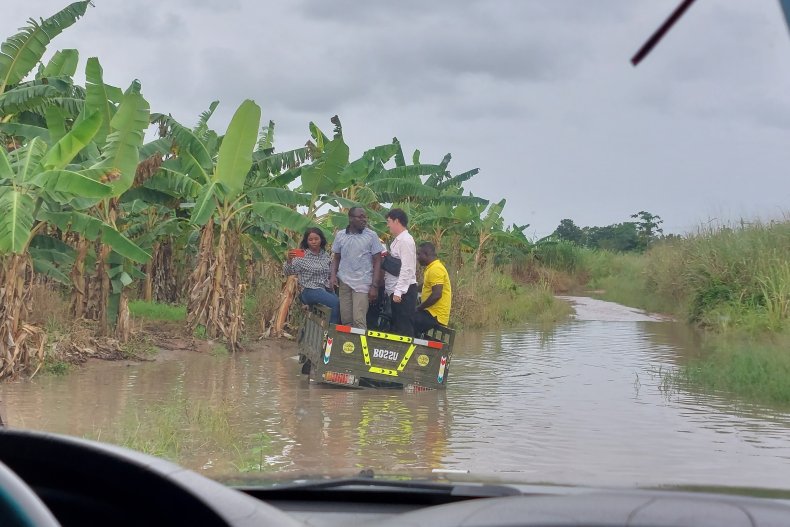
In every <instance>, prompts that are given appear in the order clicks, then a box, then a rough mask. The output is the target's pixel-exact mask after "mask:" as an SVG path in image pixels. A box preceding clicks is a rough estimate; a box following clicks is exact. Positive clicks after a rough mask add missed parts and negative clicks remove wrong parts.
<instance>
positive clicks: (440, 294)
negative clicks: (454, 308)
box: [412, 242, 453, 335]
mask: <svg viewBox="0 0 790 527" xmlns="http://www.w3.org/2000/svg"><path fill="white" fill-rule="evenodd" d="M417 261H418V262H420V265H422V266H424V267H425V272H424V280H423V284H422V303H420V305H418V306H417V312H416V313H415V314H414V318H413V320H412V322H413V324H414V333H415V334H416V335H420V334H422V333H425V332H426V331H428V330H429V329H432V328H435V327H437V326H447V324H448V323H449V322H450V304H451V303H452V297H453V290H452V287H451V286H450V275H449V274H448V273H447V269H446V268H445V267H444V264H443V263H442V262H441V261H440V260H439V258H437V256H436V247H434V246H433V244H432V243H430V242H424V243H421V244H420V246H419V247H418V248H417Z"/></svg>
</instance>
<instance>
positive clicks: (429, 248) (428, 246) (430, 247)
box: [418, 242, 436, 258]
mask: <svg viewBox="0 0 790 527" xmlns="http://www.w3.org/2000/svg"><path fill="white" fill-rule="evenodd" d="M418 249H421V250H423V251H425V253H426V254H427V255H428V256H432V257H434V258H435V257H436V246H435V245H434V244H432V243H431V242H422V243H421V244H420V246H419V247H418Z"/></svg>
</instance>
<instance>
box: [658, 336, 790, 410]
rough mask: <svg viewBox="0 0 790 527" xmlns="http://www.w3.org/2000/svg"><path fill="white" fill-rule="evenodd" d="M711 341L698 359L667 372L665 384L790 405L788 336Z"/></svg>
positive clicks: (742, 337)
mask: <svg viewBox="0 0 790 527" xmlns="http://www.w3.org/2000/svg"><path fill="white" fill-rule="evenodd" d="M710 340H711V342H708V344H707V345H706V346H705V348H706V349H705V353H704V354H703V355H702V356H701V357H699V358H695V359H693V360H691V361H690V362H689V363H687V364H685V365H683V366H681V367H680V368H678V369H677V370H675V371H673V372H670V373H668V374H667V375H666V377H665V378H664V379H663V380H664V382H665V383H668V384H669V385H671V386H674V387H694V388H703V389H705V390H709V391H724V392H728V393H732V394H736V395H739V396H743V397H746V398H748V399H751V400H754V401H761V402H765V403H770V404H777V405H783V406H786V405H790V334H786V333H785V334H782V335H773V336H772V337H771V338H770V339H757V340H756V339H753V338H748V337H744V336H741V337H735V338H733V337H732V336H731V335H728V336H727V337H724V336H721V335H716V336H713V337H711V338H710Z"/></svg>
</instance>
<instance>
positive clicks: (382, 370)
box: [368, 366, 398, 377]
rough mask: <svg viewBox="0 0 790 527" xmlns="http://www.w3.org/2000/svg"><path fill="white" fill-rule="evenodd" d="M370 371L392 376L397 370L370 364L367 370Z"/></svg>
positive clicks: (395, 374)
mask: <svg viewBox="0 0 790 527" xmlns="http://www.w3.org/2000/svg"><path fill="white" fill-rule="evenodd" d="M368 371H369V372H370V373H380V374H382V375H390V376H392V377H397V376H398V372H397V371H395V370H388V369H386V368H379V367H378V366H372V367H371V368H370V369H369V370H368Z"/></svg>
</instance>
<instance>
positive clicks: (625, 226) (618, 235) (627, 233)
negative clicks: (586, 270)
mask: <svg viewBox="0 0 790 527" xmlns="http://www.w3.org/2000/svg"><path fill="white" fill-rule="evenodd" d="M582 232H583V234H584V239H585V245H586V246H587V247H590V248H592V249H604V250H607V251H618V252H627V251H636V250H639V235H638V233H637V229H636V224H635V223H631V222H625V223H615V224H614V225H607V226H606V227H584V229H582Z"/></svg>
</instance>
